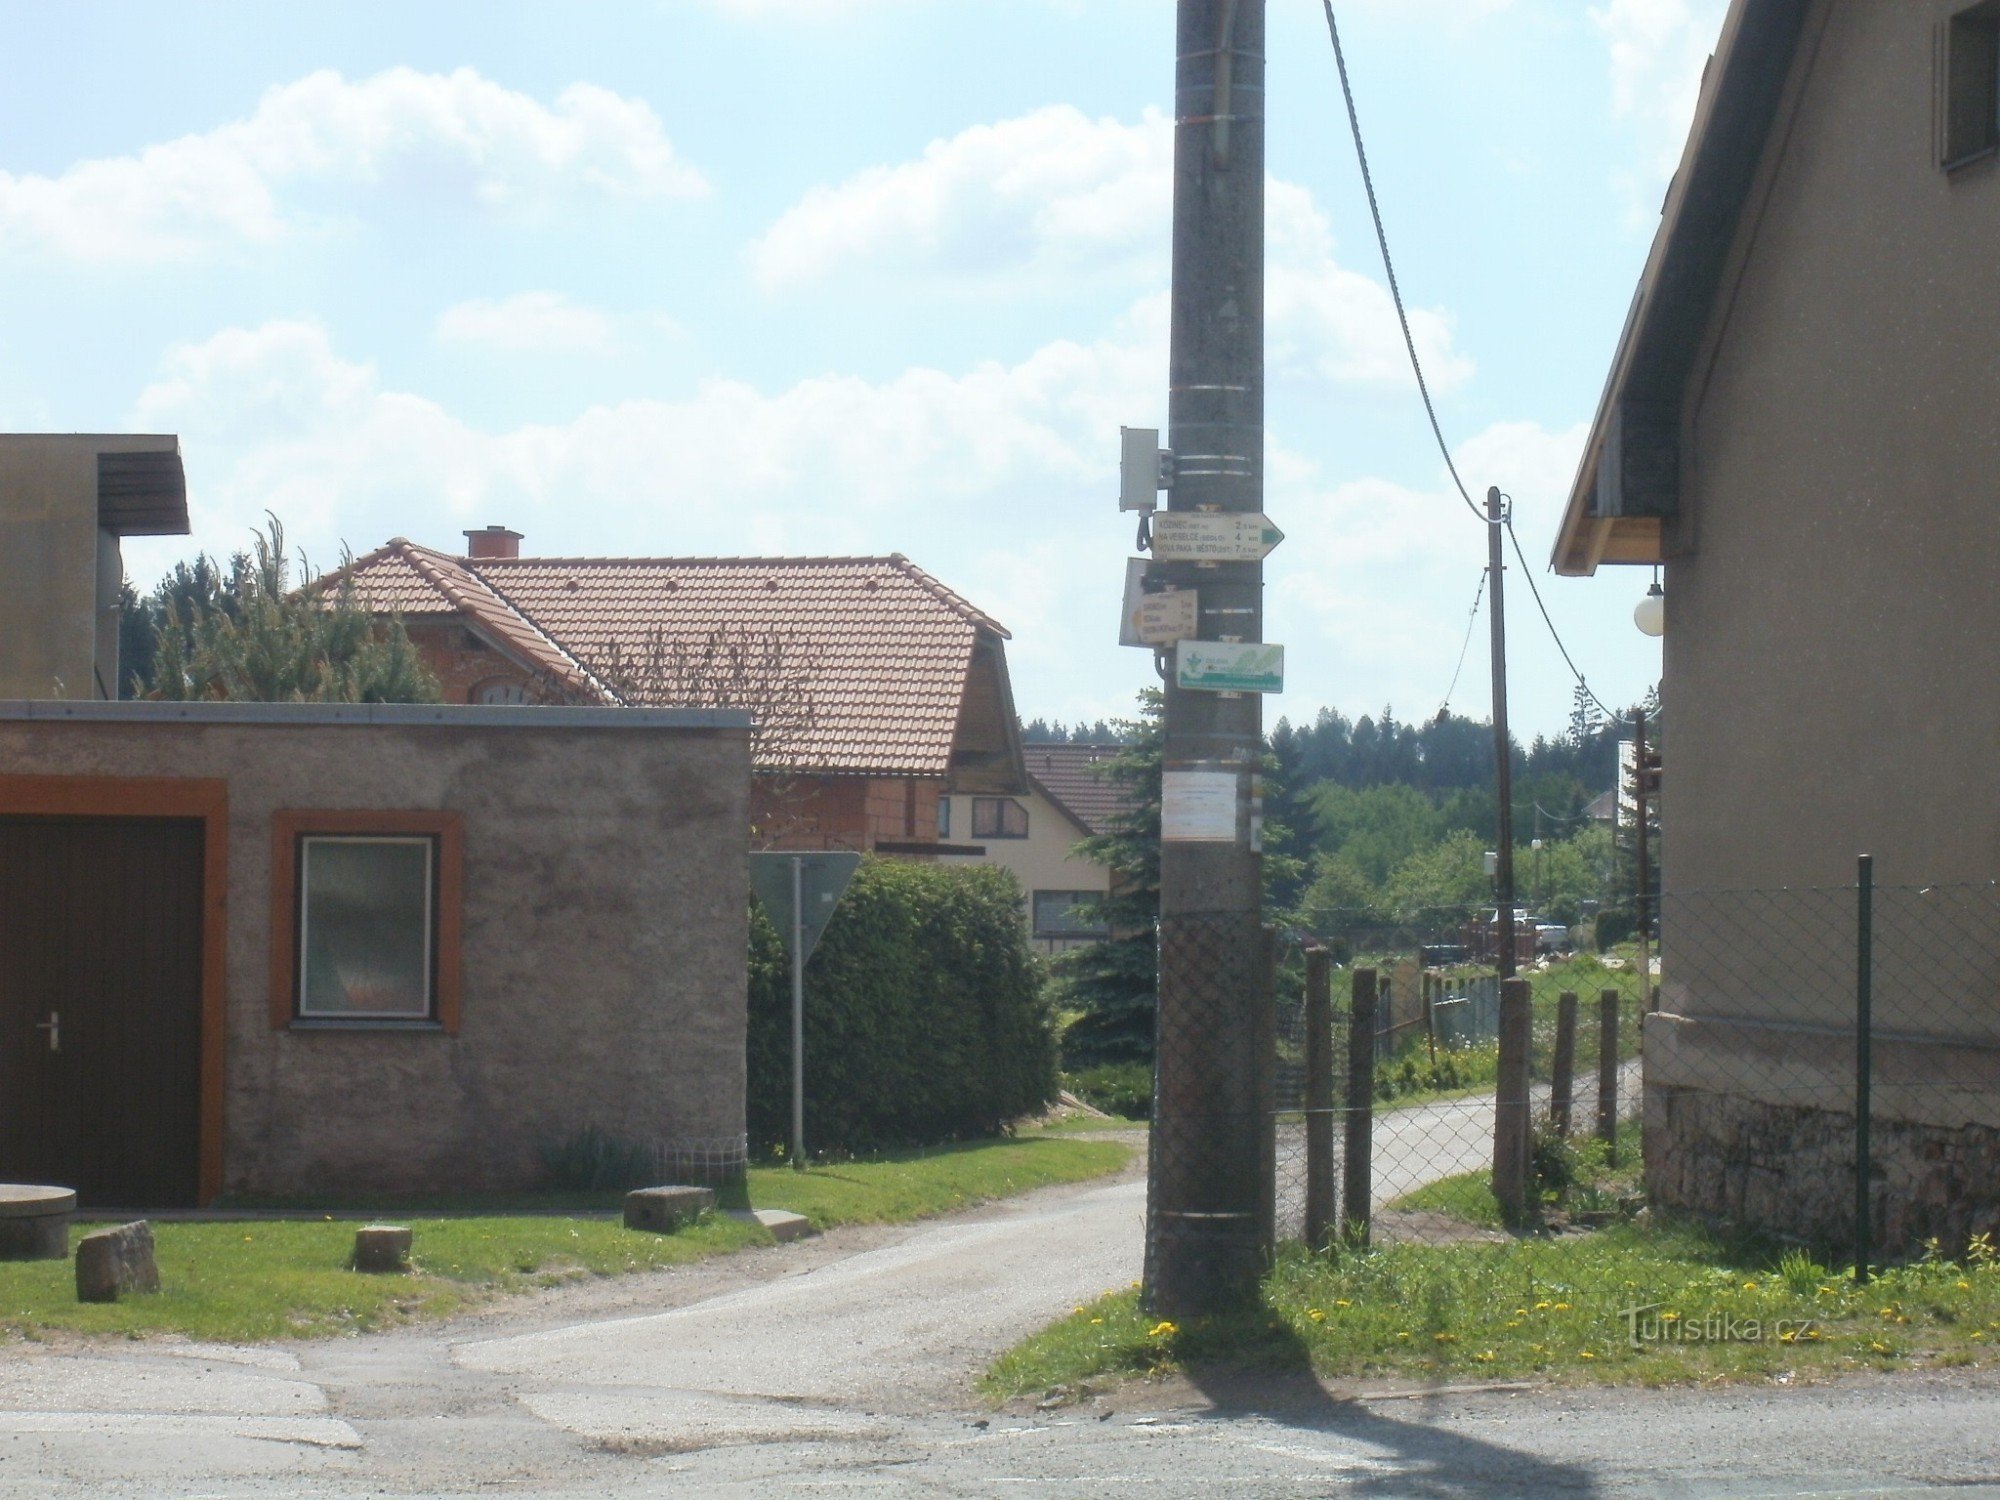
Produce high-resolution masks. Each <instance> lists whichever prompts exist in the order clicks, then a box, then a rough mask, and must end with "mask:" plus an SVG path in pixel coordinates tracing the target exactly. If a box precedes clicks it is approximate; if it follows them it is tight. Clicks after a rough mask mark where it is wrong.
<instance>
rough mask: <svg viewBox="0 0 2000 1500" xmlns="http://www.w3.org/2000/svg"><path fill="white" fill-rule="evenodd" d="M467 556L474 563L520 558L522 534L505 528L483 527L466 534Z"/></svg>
mask: <svg viewBox="0 0 2000 1500" xmlns="http://www.w3.org/2000/svg"><path fill="white" fill-rule="evenodd" d="M465 555H466V557H467V558H468V559H469V560H471V561H473V562H480V561H482V560H484V559H486V558H490V557H519V556H520V555H521V533H520V532H518V531H509V530H508V529H507V528H506V527H505V526H482V527H481V528H480V529H479V530H477V531H468V532H466V534H465Z"/></svg>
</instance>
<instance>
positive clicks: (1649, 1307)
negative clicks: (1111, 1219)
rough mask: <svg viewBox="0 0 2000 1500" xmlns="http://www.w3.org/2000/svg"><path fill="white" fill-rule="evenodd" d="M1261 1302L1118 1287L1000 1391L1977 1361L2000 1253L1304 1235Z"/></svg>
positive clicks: (998, 1382)
mask: <svg viewBox="0 0 2000 1500" xmlns="http://www.w3.org/2000/svg"><path fill="white" fill-rule="evenodd" d="M1262 1291H1263V1295H1262V1299H1261V1304H1260V1306H1258V1307H1257V1308H1256V1309H1255V1310H1253V1311H1251V1312H1248V1313H1245V1314H1243V1315H1241V1316H1237V1317H1231V1318H1217V1319H1213V1320H1209V1321H1204V1322H1202V1323H1198V1324H1194V1325H1192V1326H1189V1327H1185V1328H1183V1327H1177V1326H1175V1325H1174V1324H1172V1323H1169V1322H1165V1321H1161V1320H1157V1319H1153V1318H1149V1317H1148V1316H1147V1315H1146V1314H1145V1313H1144V1312H1143V1311H1142V1310H1141V1308H1140V1307H1139V1301H1138V1297H1139V1294H1138V1292H1137V1290H1136V1289H1132V1288H1127V1289H1124V1290H1119V1291H1113V1292H1107V1293H1106V1294H1105V1295H1104V1296H1103V1297H1101V1298H1099V1299H1098V1300H1097V1301H1095V1302H1093V1303H1091V1304H1090V1305H1088V1306H1085V1307H1081V1308H1078V1309H1077V1310H1076V1311H1075V1312H1073V1313H1072V1314H1071V1315H1070V1316H1069V1317H1067V1318H1064V1319H1062V1320H1061V1321H1059V1322H1057V1323H1056V1324H1054V1325H1052V1326H1051V1327H1049V1328H1047V1329H1045V1330H1043V1331H1042V1332H1041V1333H1039V1334H1036V1335H1035V1336H1034V1337H1032V1338H1030V1339H1028V1340H1027V1341H1026V1342H1025V1343H1023V1344H1020V1345H1018V1346H1017V1347H1016V1348H1014V1349H1013V1350H1010V1351H1009V1352H1008V1353H1007V1354H1005V1355H1004V1356H1002V1357H1001V1359H1000V1360H999V1361H997V1362H996V1363H995V1364H994V1366H993V1367H992V1369H991V1370H989V1371H988V1372H987V1375H986V1377H985V1381H984V1389H985V1391H986V1393H987V1394H988V1395H989V1396H990V1397H992V1398H993V1399H995V1400H1006V1399H1008V1398H1010V1397H1012V1396H1016V1395H1021V1394H1025V1393H1028V1392H1034V1391H1041V1390H1047V1389H1050V1388H1053V1387H1057V1386H1071V1387H1074V1386H1076V1385H1077V1384H1079V1383H1081V1382H1083V1381H1087V1380H1089V1379H1091V1378H1092V1377H1102V1376H1123V1375H1133V1374H1150V1373H1155V1372H1162V1371H1174V1370H1178V1369H1184V1368H1188V1367H1193V1366H1202V1365H1221V1366H1227V1365H1257V1364H1279V1365H1296V1364H1298V1363H1301V1362H1303V1363H1309V1364H1310V1366H1311V1368H1312V1369H1313V1370H1314V1371H1316V1372H1317V1373H1319V1374H1320V1375H1323V1376H1327V1377H1331V1378H1337V1379H1340V1378H1349V1379H1351V1378H1376V1379H1381V1378H1390V1379H1396V1378H1401V1379H1408V1380H1416V1381H1433V1380H1465V1379H1506V1378H1515V1379H1518V1378H1523V1377H1530V1378H1537V1379H1543V1380H1553V1381H1571V1382H1616V1383H1633V1384H1643V1385H1664V1384H1676V1383H1683V1382H1689V1381H1697V1380H1701V1381H1706V1380H1716V1379H1723V1380H1730V1379H1795V1378H1796V1379H1810V1378H1814V1377H1825V1376H1831V1375H1836V1374H1841V1373H1846V1372H1851V1371H1856V1370H1896V1369H1908V1368H1916V1367H1923V1366H1931V1367H1937V1366H1973V1367H1983V1366H1989V1365H1991V1364H1993V1363H1994V1360H1993V1355H1992V1352H1991V1351H1992V1345H1993V1343H1994V1341H1995V1340H1996V1339H2000V1263H1996V1260H1995V1257H1994V1253H1993V1250H1992V1248H1991V1247H1990V1245H1988V1244H1987V1243H1986V1242H1984V1241H1977V1242H1975V1244H1974V1246H1973V1249H1972V1252H1971V1254H1970V1255H1969V1256H1968V1257H1966V1258H1965V1259H1964V1260H1963V1261H1958V1262H1955V1261H1951V1260H1947V1259H1943V1258H1939V1257H1936V1256H1933V1257H1931V1258H1928V1259H1926V1260H1924V1261H1921V1262H1918V1263H1916V1264H1912V1265H1908V1266H1903V1267H1898V1268H1895V1269H1892V1270H1888V1271H1885V1272H1883V1273H1881V1275H1880V1276H1879V1277H1877V1278H1876V1279H1875V1280H1873V1281H1871V1282H1870V1283H1868V1284H1866V1285H1857V1284H1856V1283H1855V1282H1854V1281H1853V1280H1852V1278H1851V1277H1849V1276H1845V1275H1839V1274H1836V1273H1835V1272H1833V1271H1831V1270H1830V1269H1828V1268H1827V1267H1825V1266H1823V1265H1819V1264H1816V1263H1814V1262H1813V1261H1812V1260H1810V1259H1809V1258H1808V1257H1806V1256H1805V1255H1804V1254H1802V1253H1801V1252H1798V1251H1796V1250H1794V1251H1787V1252H1782V1253H1775V1252H1774V1251H1773V1250H1772V1248H1771V1247H1768V1246H1764V1247H1759V1246H1754V1245H1747V1244H1731V1243H1727V1242H1724V1241H1720V1240H1718V1239H1716V1238H1715V1237H1714V1236H1711V1235H1709V1234H1707V1233H1705V1232H1703V1231H1701V1230H1699V1229H1696V1228H1693V1227H1691V1226H1666V1227H1660V1228H1648V1227H1644V1226H1640V1225H1636V1224H1626V1225H1619V1226H1616V1227H1613V1228H1611V1229H1607V1230H1604V1231H1602V1232H1601V1233H1596V1234H1588V1235H1566V1236H1561V1237H1558V1238H1555V1239H1521V1240H1515V1241H1512V1242H1509V1243H1507V1244H1502V1245H1485V1244H1480V1245H1458V1246H1427V1245H1393V1246H1385V1247H1382V1248H1379V1249H1374V1250H1368V1251H1361V1252H1353V1251H1349V1252H1345V1253H1342V1254H1340V1255H1338V1256H1329V1255H1317V1256H1316V1255H1312V1254H1309V1253H1307V1252H1305V1251H1304V1250H1303V1249H1301V1248H1298V1247H1292V1248H1291V1249H1289V1250H1287V1251H1286V1252H1285V1253H1284V1254H1283V1255H1281V1256H1280V1258H1279V1262H1278V1265H1277V1266H1276V1268H1275V1269H1274V1270H1273V1271H1272V1273H1271V1275H1270V1276H1269V1277H1268V1278H1267V1279H1266V1281H1265V1283H1264V1286H1263V1289H1262Z"/></svg>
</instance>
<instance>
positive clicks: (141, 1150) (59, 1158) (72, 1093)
mask: <svg viewBox="0 0 2000 1500" xmlns="http://www.w3.org/2000/svg"><path fill="white" fill-rule="evenodd" d="M201 896H202V825H201V823H200V821H199V820H196V819H180V818H85V817H11V816H10V817H0V1181H10V1182H44V1183H60V1184H63V1185H65V1186H70V1187H74V1188H75V1189H76V1190H77V1193H78V1196H79V1198H80V1199H81V1201H82V1202H83V1203H84V1204H87V1205H95V1206H99V1207H120V1208H167V1207H174V1206H177V1205H189V1204H193V1203H194V1202H195V1201H196V1195H197V1192H198V1181H197V1171H198V1163H199V1146H200V1113H199V1112H200V1092H201V920H202V902H201Z"/></svg>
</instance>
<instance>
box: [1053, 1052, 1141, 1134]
mask: <svg viewBox="0 0 2000 1500" xmlns="http://www.w3.org/2000/svg"><path fill="white" fill-rule="evenodd" d="M1064 1082H1065V1083H1066V1084H1067V1085H1068V1087H1069V1091H1070V1092H1071V1093H1072V1094H1074V1095H1076V1097H1077V1098H1079V1099H1081V1100H1082V1101H1083V1102H1084V1103H1085V1104H1088V1105H1089V1106H1090V1107H1091V1108H1092V1109H1101V1110H1103V1111H1104V1112H1105V1113H1106V1114H1108V1115H1120V1116H1123V1117H1124V1118H1125V1119H1127V1120H1145V1119H1150V1118H1151V1117H1152V1113H1153V1065H1152V1064H1151V1063H1107V1064H1105V1065H1104V1066H1103V1067H1101V1068H1085V1069H1084V1070H1083V1071H1082V1072H1081V1073H1070V1074H1067V1075H1066V1076H1065V1078H1064Z"/></svg>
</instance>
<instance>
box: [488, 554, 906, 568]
mask: <svg viewBox="0 0 2000 1500" xmlns="http://www.w3.org/2000/svg"><path fill="white" fill-rule="evenodd" d="M457 560H458V561H460V562H470V561H471V560H472V559H468V558H459V559H457ZM478 561H479V562H481V563H500V564H503V565H505V566H509V567H530V566H538V567H554V566H556V565H557V564H568V565H571V566H574V565H577V564H580V563H589V564H595V565H599V566H624V567H640V566H649V567H679V566H691V567H699V566H703V565H713V564H717V563H734V564H738V565H746V564H760V565H765V566H782V567H805V566H827V565H830V564H842V563H846V564H861V563H869V564H873V565H875V566H877V567H894V566H895V565H896V564H897V563H898V562H899V561H907V559H905V558H903V556H902V554H901V553H891V554H889V555H887V556H882V555H879V554H877V555H872V556H870V555H861V554H833V553H829V554H825V555H810V554H809V555H805V556H796V557H775V556H769V555H763V556H753V555H735V554H726V553H718V554H714V555H710V556H689V557H638V556H631V555H628V556H622V557H611V556H599V557H590V556H577V557H563V556H538V557H482V558H479V559H478Z"/></svg>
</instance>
